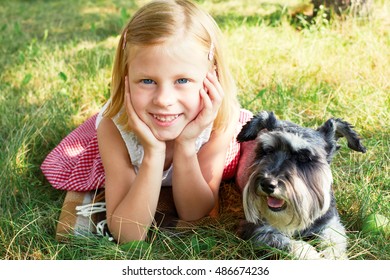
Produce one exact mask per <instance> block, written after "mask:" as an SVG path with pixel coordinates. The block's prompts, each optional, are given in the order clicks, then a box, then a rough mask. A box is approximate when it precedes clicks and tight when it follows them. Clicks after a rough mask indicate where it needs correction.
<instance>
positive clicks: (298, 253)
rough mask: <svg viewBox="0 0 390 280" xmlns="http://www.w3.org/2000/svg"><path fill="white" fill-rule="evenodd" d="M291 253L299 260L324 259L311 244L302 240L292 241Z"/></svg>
mask: <svg viewBox="0 0 390 280" xmlns="http://www.w3.org/2000/svg"><path fill="white" fill-rule="evenodd" d="M290 253H291V254H292V255H293V256H294V257H295V258H297V259H299V260H321V259H323V257H322V256H321V254H320V253H318V252H317V250H316V249H315V248H314V247H313V246H311V245H310V244H309V243H307V242H305V241H302V240H292V241H291V243H290Z"/></svg>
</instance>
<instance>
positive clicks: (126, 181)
mask: <svg viewBox="0 0 390 280" xmlns="http://www.w3.org/2000/svg"><path fill="white" fill-rule="evenodd" d="M98 142H99V151H100V155H101V158H102V162H103V166H104V170H105V177H106V181H105V188H106V192H105V195H106V204H107V223H108V227H109V229H110V232H111V233H112V234H113V236H114V237H115V239H116V240H117V241H118V242H120V243H123V242H128V241H133V240H144V239H145V237H146V234H147V231H148V228H149V227H150V225H151V223H152V221H153V218H154V214H155V211H156V207H157V203H158V198H159V194H160V188H161V179H162V178H161V177H162V169H163V165H164V159H165V151H155V152H148V151H147V150H145V154H144V160H143V162H142V164H141V166H140V168H139V170H138V174H137V175H136V173H135V171H134V168H133V166H132V164H131V161H130V158H129V154H128V151H127V148H126V145H125V143H124V141H123V139H122V137H121V135H120V132H119V131H118V129H117V127H116V125H115V124H114V123H113V121H112V120H111V119H108V118H103V120H102V121H101V123H100V125H99V127H98ZM149 151H150V150H149Z"/></svg>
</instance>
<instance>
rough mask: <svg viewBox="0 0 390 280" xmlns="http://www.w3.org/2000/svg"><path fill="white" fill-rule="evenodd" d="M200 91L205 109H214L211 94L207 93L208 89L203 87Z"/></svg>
mask: <svg viewBox="0 0 390 280" xmlns="http://www.w3.org/2000/svg"><path fill="white" fill-rule="evenodd" d="M199 93H200V97H201V98H202V101H203V109H206V110H210V109H212V107H213V103H212V101H211V98H210V96H209V94H207V92H206V90H205V89H203V88H201V89H200V91H199Z"/></svg>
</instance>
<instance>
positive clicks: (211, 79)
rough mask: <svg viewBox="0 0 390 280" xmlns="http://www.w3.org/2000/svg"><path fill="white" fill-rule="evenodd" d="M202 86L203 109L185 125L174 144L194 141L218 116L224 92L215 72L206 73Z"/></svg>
mask: <svg viewBox="0 0 390 280" xmlns="http://www.w3.org/2000/svg"><path fill="white" fill-rule="evenodd" d="M203 85H204V88H201V89H200V92H199V94H200V97H201V100H202V101H203V108H202V110H201V111H200V112H199V114H198V115H197V117H196V118H195V119H194V120H192V121H191V122H190V123H188V124H187V126H186V127H185V128H184V130H183V131H182V133H181V134H180V135H179V137H178V138H177V139H176V142H183V141H184V142H187V141H193V140H195V139H196V138H197V137H198V136H199V135H200V134H201V133H202V131H203V130H205V129H206V128H207V127H208V126H209V125H211V124H212V123H213V122H214V120H215V118H216V116H217V114H218V110H219V107H220V106H221V103H222V99H223V96H224V91H223V89H222V86H221V84H220V83H219V81H218V78H217V76H216V74H215V72H214V73H213V74H212V73H210V72H209V73H207V76H206V78H205V80H204V82H203Z"/></svg>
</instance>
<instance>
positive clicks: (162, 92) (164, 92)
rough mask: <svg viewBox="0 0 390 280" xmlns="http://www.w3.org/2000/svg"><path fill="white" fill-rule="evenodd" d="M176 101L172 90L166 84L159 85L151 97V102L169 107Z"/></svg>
mask: <svg viewBox="0 0 390 280" xmlns="http://www.w3.org/2000/svg"><path fill="white" fill-rule="evenodd" d="M175 101H176V96H175V93H174V90H173V89H172V88H171V87H168V86H159V87H158V89H157V90H156V93H155V95H154V98H153V104H154V105H157V106H160V107H169V106H171V105H173V104H174V103H175Z"/></svg>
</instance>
